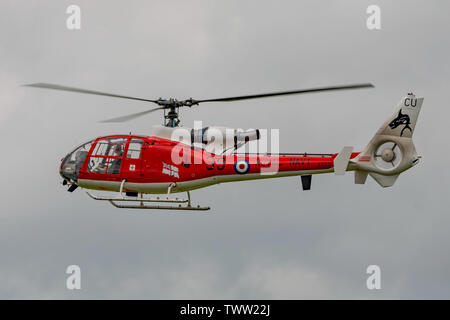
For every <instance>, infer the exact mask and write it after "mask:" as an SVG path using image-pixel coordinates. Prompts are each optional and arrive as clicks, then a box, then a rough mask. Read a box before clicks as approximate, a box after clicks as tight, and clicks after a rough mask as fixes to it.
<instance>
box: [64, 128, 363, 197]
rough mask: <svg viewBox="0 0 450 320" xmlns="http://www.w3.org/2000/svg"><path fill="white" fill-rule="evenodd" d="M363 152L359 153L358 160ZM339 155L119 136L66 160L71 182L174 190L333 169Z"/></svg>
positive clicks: (90, 145) (148, 190)
mask: <svg viewBox="0 0 450 320" xmlns="http://www.w3.org/2000/svg"><path fill="white" fill-rule="evenodd" d="M357 155H358V153H353V154H352V156H351V158H354V157H356V156H357ZM336 156H337V154H336V153H335V154H307V153H304V154H296V153H292V154H288V153H286V154H284V153H283V154H228V155H217V154H212V153H209V152H206V151H205V150H204V149H202V148H198V147H194V146H191V145H187V144H184V143H181V142H178V141H172V140H167V139H163V138H160V137H155V136H135V135H114V136H107V137H100V138H97V139H95V140H93V141H90V142H88V143H86V144H84V145H82V146H80V147H78V148H77V149H75V150H74V151H73V152H72V153H69V154H68V155H67V156H66V157H65V158H64V159H63V160H62V162H61V166H60V174H61V176H62V177H63V178H64V179H65V180H66V181H68V182H69V183H76V184H77V185H78V186H80V187H83V188H87V189H95V190H105V191H119V189H120V187H121V184H122V187H123V190H124V191H126V192H135V193H156V194H162V193H167V192H168V190H169V187H170V192H171V193H176V192H182V191H188V190H193V189H198V188H202V187H206V186H210V185H213V184H217V183H223V182H233V181H243V180H253V179H267V178H277V177H287V176H295V175H310V174H320V173H328V172H333V161H334V158H335V157H336Z"/></svg>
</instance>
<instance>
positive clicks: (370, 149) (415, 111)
mask: <svg viewBox="0 0 450 320" xmlns="http://www.w3.org/2000/svg"><path fill="white" fill-rule="evenodd" d="M422 103H423V98H416V96H415V95H413V94H412V93H409V94H408V95H407V96H406V97H404V98H403V99H402V100H400V102H399V103H398V105H397V107H396V109H395V111H394V113H393V115H392V116H391V117H389V118H388V119H387V120H386V121H385V122H384V123H383V125H382V126H381V127H380V129H378V131H377V133H376V134H375V136H374V137H373V138H372V140H371V141H370V142H369V144H368V145H367V146H366V148H365V149H364V150H363V151H362V152H361V153H360V154H359V155H358V156H357V157H355V158H354V159H352V160H351V163H352V165H353V166H352V167H353V169H354V170H355V183H358V184H363V183H364V182H365V177H366V176H367V174H369V175H370V176H371V177H372V178H373V179H375V181H377V182H378V184H380V185H381V186H382V187H390V186H392V185H393V184H394V183H395V181H396V179H397V177H398V176H399V174H400V173H402V172H403V171H405V170H408V169H409V168H411V167H413V166H414V165H416V164H417V163H418V161H419V158H420V156H418V155H417V153H416V149H415V147H414V144H413V142H412V135H413V132H414V129H415V127H416V123H417V118H418V116H419V112H420V109H421V107H422Z"/></svg>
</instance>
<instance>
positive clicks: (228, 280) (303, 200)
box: [0, 0, 450, 299]
mask: <svg viewBox="0 0 450 320" xmlns="http://www.w3.org/2000/svg"><path fill="white" fill-rule="evenodd" d="M70 4H77V5H79V6H80V8H81V30H75V31H74V30H68V29H67V28H66V19H67V17H68V15H67V14H66V8H67V7H68V6H69V5H70ZM370 4H377V5H379V6H380V8H381V30H375V31H370V30H368V29H367V27H366V19H367V17H368V15H367V14H366V9H367V7H368V6H369V5H370ZM449 12H450V4H449V3H448V2H445V1H361V0H358V1H356V0H355V1H256V0H253V1H242V0H241V1H237V0H231V1H207V0H203V1H126V2H125V1H120V2H119V1H117V2H112V1H106V0H105V1H92V0H91V1H87V0H86V1H83V0H76V1H65V0H64V1H42V0H40V1H24V0H22V1H17V0H14V1H12V0H11V1H8V0H0V40H1V49H0V107H1V109H0V134H1V137H2V142H1V150H2V151H1V154H2V155H3V156H2V157H1V160H0V161H1V162H0V163H1V166H0V177H1V179H2V182H1V183H0V192H1V199H2V200H1V202H0V211H1V212H0V298H8V299H9V298H25V299H27V298H39V299H48V298H69V299H72V298H88V299H90V298H95V299H98V298H136V299H164V298H181V299H191V298H193V299H194V298H195V299H197V298H211V299H215V298H224V299H234V298H246V299H249V298H261V299H271V298H275V299H277V298H287V299H299V298H326V299H337V298H370V299H371V298H374V299H380V298H385V299H391V298H450V276H449V274H448V270H450V254H449V251H450V233H449V229H450V214H449V209H448V208H449V205H450V197H449V178H450V177H449V170H448V167H449V164H448V159H449V158H450V151H449V148H448V146H449V144H448V140H449V134H448V126H449V123H448V117H449V116H450V111H449V110H448V107H449V106H448V91H449V89H450V88H449V75H450V64H449V57H450V45H449V38H448V33H449V31H450V30H449V29H450V20H449V19H448V13H449ZM33 82H50V83H58V84H62V85H70V86H75V87H82V88H89V89H93V90H103V91H109V92H116V93H118V94H126V95H135V96H138V97H143V98H149V99H157V98H159V97H165V98H169V97H176V98H179V99H184V98H188V97H193V98H196V99H201V98H213V97H222V96H228V95H241V94H250V93H259V92H265V91H275V90H289V89H297V88H309V87H314V86H322V85H339V84H348V83H357V82H372V83H373V84H374V85H375V86H376V87H375V88H374V89H363V90H355V91H347V92H334V93H320V94H310V95H303V96H289V97H283V98H271V99H264V100H254V101H242V102H234V103H222V104H219V103H211V104H205V105H201V106H199V107H195V108H192V109H190V110H182V111H181V119H182V121H183V124H184V125H185V126H192V125H193V122H194V120H202V121H203V123H204V124H205V125H222V126H228V127H235V128H244V129H247V128H267V129H269V128H278V129H280V151H283V152H305V151H307V152H327V153H328V152H329V153H333V152H338V151H339V150H340V149H341V148H342V147H343V146H346V145H350V146H354V147H355V149H356V150H361V149H362V148H363V147H364V146H365V145H366V144H367V142H368V141H369V139H370V138H371V137H372V135H373V134H374V133H375V131H376V130H377V129H378V127H379V126H380V125H381V123H382V122H383V121H384V120H385V119H386V118H387V117H388V116H389V115H390V114H391V113H392V110H393V108H394V107H395V105H396V104H397V102H398V101H399V100H400V99H401V98H402V97H403V96H404V95H405V94H406V93H407V92H410V91H413V92H414V93H415V94H416V95H418V96H423V97H425V101H424V104H423V107H422V113H421V114H420V117H419V121H418V124H417V126H416V130H415V133H414V134H415V136H414V142H415V145H416V148H417V151H418V153H419V154H421V155H422V156H423V158H422V159H421V162H420V163H419V165H417V166H416V167H414V168H413V169H411V170H410V171H407V172H406V173H404V174H402V175H401V176H400V178H399V179H398V180H397V182H396V184H395V185H394V186H393V187H392V188H386V189H383V188H381V187H380V186H379V185H378V184H376V182H375V181H374V180H372V179H370V178H368V180H367V183H366V184H365V185H355V184H354V183H353V174H350V173H349V174H347V175H345V176H344V177H341V176H334V175H331V174H330V175H320V176H314V177H313V182H312V190H311V191H308V192H303V191H301V183H300V178H299V177H292V178H283V179H269V180H265V181H249V182H239V183H234V184H222V185H216V186H212V187H209V188H206V189H202V190H198V191H195V192H193V193H192V195H193V199H194V202H195V203H199V204H202V205H209V206H211V207H212V208H213V209H212V210H211V211H210V212H209V213H207V214H205V213H184V212H180V213H175V212H171V213H166V212H162V213H161V212H152V211H148V212H147V211H145V212H144V211H132V210H120V209H116V208H113V207H112V206H111V205H109V204H108V203H101V202H95V201H93V200H91V199H90V198H88V197H87V195H86V194H85V193H84V191H83V190H79V189H78V190H76V191H75V192H73V193H68V192H67V191H66V187H63V186H62V185H61V184H60V182H61V178H60V177H59V175H58V166H59V163H60V159H61V158H62V157H63V156H64V155H65V154H66V153H67V152H69V151H70V150H71V149H73V148H74V147H75V146H76V145H78V144H80V143H82V142H84V141H87V140H90V139H92V138H95V137H98V136H101V135H106V134H112V133H129V132H130V131H131V132H133V133H140V134H149V132H150V128H151V126H152V125H153V124H159V123H161V120H162V117H161V114H158V113H152V114H151V115H148V116H147V117H144V118H142V119H137V120H134V121H131V122H127V123H123V124H105V123H98V121H100V120H103V119H108V118H112V117H116V116H120V115H123V114H126V113H132V112H139V111H143V110H146V108H148V107H153V106H149V105H148V104H145V103H143V102H139V101H126V100H120V99H112V98H107V97H96V96H89V95H77V94H73V93H64V92H56V91H55V92H52V91H49V90H38V89H33V88H24V87H20V85H22V84H26V83H33ZM71 264H76V265H79V266H80V267H81V272H82V289H81V290H79V291H76V290H74V291H69V290H67V289H66V287H65V283H66V277H67V275H66V274H65V270H66V267H67V266H68V265H71ZM371 264H376V265H379V266H380V268H381V285H382V289H381V290H378V291H377V290H372V291H370V290H368V289H367V288H366V278H367V276H368V275H367V274H366V268H367V266H369V265H371Z"/></svg>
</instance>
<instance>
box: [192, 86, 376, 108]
mask: <svg viewBox="0 0 450 320" xmlns="http://www.w3.org/2000/svg"><path fill="white" fill-rule="evenodd" d="M373 87H374V85H373V84H371V83H360V84H351V85H345V86H333V87H321V88H311V89H302V90H292V91H281V92H272V93H261V94H253V95H248V96H237V97H227V98H218V99H204V100H195V102H197V103H201V102H214V101H237V100H248V99H257V98H267V97H275V96H286V95H290V94H300V93H311V92H320V91H336V90H347V89H361V88H373Z"/></svg>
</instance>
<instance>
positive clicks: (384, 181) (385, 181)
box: [369, 172, 400, 188]
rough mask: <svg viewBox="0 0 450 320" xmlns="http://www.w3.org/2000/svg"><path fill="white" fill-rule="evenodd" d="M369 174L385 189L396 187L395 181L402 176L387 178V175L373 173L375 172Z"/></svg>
mask: <svg viewBox="0 0 450 320" xmlns="http://www.w3.org/2000/svg"><path fill="white" fill-rule="evenodd" d="M369 174H370V176H371V177H372V178H374V180H375V181H376V182H378V184H379V185H380V186H382V187H383V188H386V187H391V186H392V185H394V183H395V180H397V178H398V176H399V175H400V174H396V175H393V176H385V175H382V174H378V173H373V172H370V173H369Z"/></svg>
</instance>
